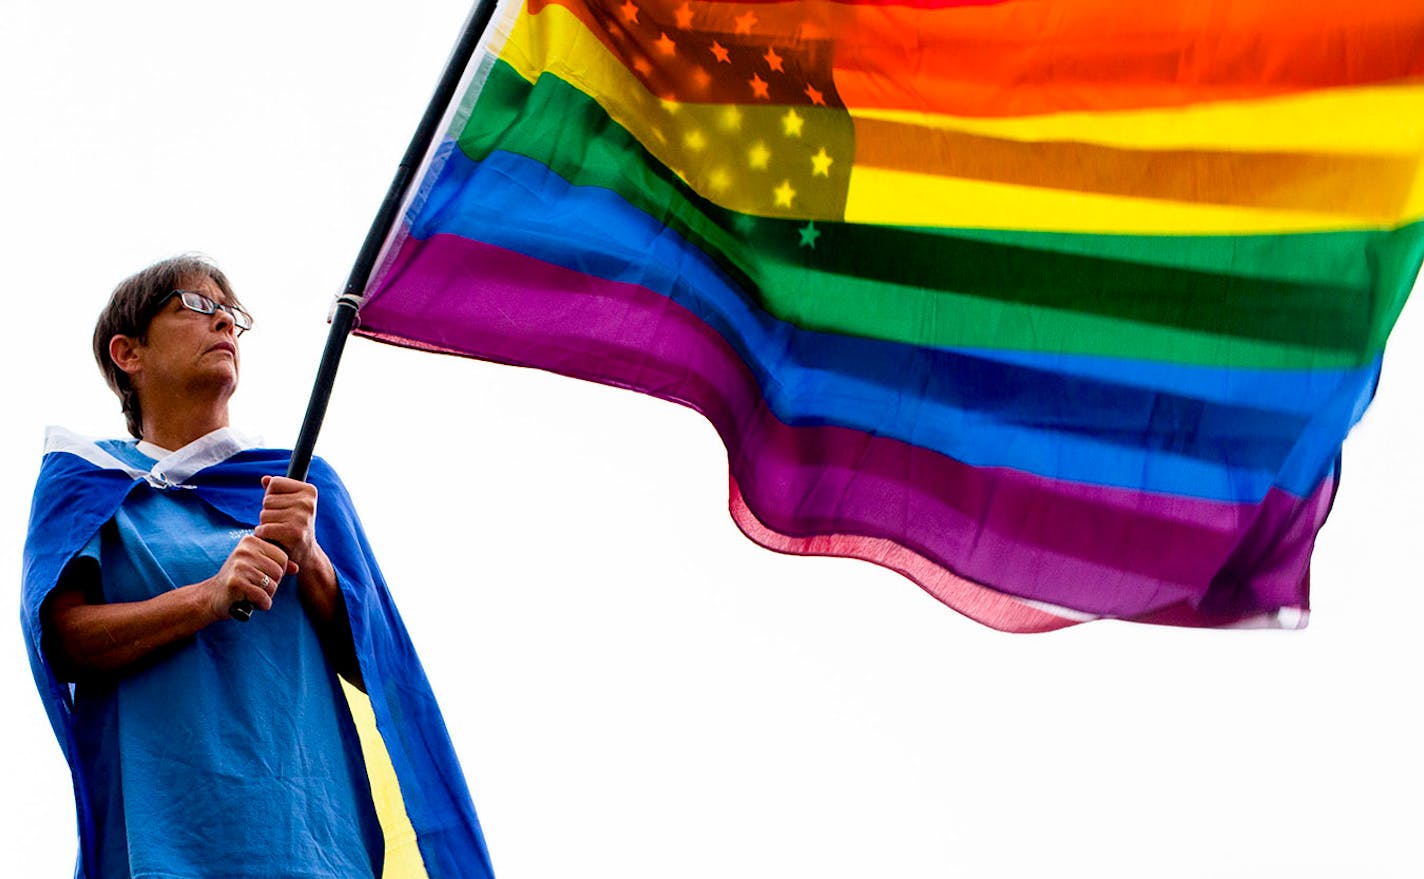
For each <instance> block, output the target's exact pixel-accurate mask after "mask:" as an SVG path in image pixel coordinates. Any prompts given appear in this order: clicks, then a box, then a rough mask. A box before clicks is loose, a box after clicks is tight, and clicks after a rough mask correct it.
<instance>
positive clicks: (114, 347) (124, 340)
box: [109, 335, 143, 375]
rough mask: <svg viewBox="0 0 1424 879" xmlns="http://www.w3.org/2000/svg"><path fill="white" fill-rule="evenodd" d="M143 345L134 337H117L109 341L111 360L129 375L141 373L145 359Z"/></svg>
mask: <svg viewBox="0 0 1424 879" xmlns="http://www.w3.org/2000/svg"><path fill="white" fill-rule="evenodd" d="M142 347H143V346H142V345H141V344H140V343H139V341H138V340H137V339H135V338H134V337H133V336H124V335H116V336H114V337H113V338H111V339H109V359H110V360H112V361H114V365H115V366H117V367H118V368H119V369H121V370H123V371H124V372H126V373H128V374H129V375H133V374H134V373H136V372H138V371H139V367H140V365H141V364H142V361H143V357H142V355H141V354H140V350H141V349H142Z"/></svg>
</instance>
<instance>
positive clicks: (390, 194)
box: [228, 0, 498, 621]
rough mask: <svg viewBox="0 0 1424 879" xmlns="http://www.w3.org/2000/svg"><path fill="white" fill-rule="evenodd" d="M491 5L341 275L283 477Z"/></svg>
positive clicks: (299, 451)
mask: <svg viewBox="0 0 1424 879" xmlns="http://www.w3.org/2000/svg"><path fill="white" fill-rule="evenodd" d="M496 6H498V2H497V0H477V2H476V3H475V5H474V6H473V7H472V8H471V9H470V15H469V17H468V18H467V19H465V26H464V28H463V29H462V30H461V31H460V37H459V39H458V40H456V41H455V47H454V48H453V49H452V50H451V51H450V58H449V60H447V61H446V62H445V70H444V71H443V72H442V73H441V74H440V81H439V82H437V83H436V85H435V92H434V94H432V95H431V96H430V103H429V104H427V105H426V107H425V114H424V115H423V116H421V117H420V123H419V124H418V125H416V127H415V134H413V135H412V136H411V139H410V144H409V145H408V146H407V147H406V149H405V155H404V156H402V157H401V160H400V164H399V165H398V166H397V167H396V173H395V176H394V177H393V178H392V179H391V185H390V186H389V187H388V188H387V189H386V197H385V199H384V200H383V201H382V202H381V207H380V210H378V211H377V212H376V218H375V219H374V220H372V221H371V228H370V229H368V230H367V231H366V239H365V241H363V242H362V243H361V250H360V251H359V252H358V253H357V254H356V261H355V263H353V264H352V266H351V274H350V275H348V276H347V278H346V287H345V289H344V290H343V291H342V293H341V295H340V296H339V297H337V300H336V308H335V310H334V311H333V313H332V316H331V329H330V331H328V332H327V334H326V346H325V348H323V349H322V352H321V361H320V362H319V363H318V364H317V368H316V381H315V382H313V384H312V391H311V397H310V398H309V399H308V400H307V411H306V415H305V416H304V417H303V418H302V427H301V430H300V432H298V434H297V442H296V445H295V446H293V447H292V459H291V462H290V463H289V464H288V465H287V476H288V477H289V478H291V479H300V480H303V481H305V480H306V478H307V471H308V470H309V469H310V468H311V459H312V453H313V452H314V451H315V449H316V438H317V434H319V433H320V432H321V425H322V422H323V421H325V420H326V407H327V404H328V403H330V402H331V388H332V385H333V384H334V383H335V381H336V368H337V367H338V366H339V365H340V364H341V355H342V352H344V351H345V350H346V339H347V337H348V336H350V335H351V330H352V329H353V328H354V327H355V326H356V310H357V308H359V307H360V304H361V297H362V296H363V295H365V293H366V284H367V282H368V281H370V279H371V272H372V271H373V270H374V269H375V267H376V257H377V256H379V255H380V252H381V245H382V244H384V243H385V240H386V236H387V235H389V234H390V231H391V227H393V226H394V225H395V223H396V220H397V218H398V216H399V214H400V208H401V204H402V202H404V201H405V196H406V193H407V192H409V191H410V187H411V184H412V183H413V182H414V180H415V172H416V170H417V169H418V168H419V167H420V162H421V160H422V159H424V158H425V154H426V152H428V151H429V149H430V144H431V142H432V141H433V140H435V136H436V135H437V134H438V133H439V127H440V121H441V120H442V119H443V118H444V117H445V110H446V108H447V107H449V105H450V101H451V100H452V99H453V98H454V97H455V89H456V88H458V87H459V85H460V79H461V78H462V77H463V76H464V74H465V69H466V68H467V67H468V66H469V63H470V59H471V58H472V57H473V56H474V54H475V48H476V47H477V46H478V45H479V42H480V38H481V37H482V36H484V32H485V28H487V27H488V26H489V23H490V19H491V18H493V17H494V11H495V8H496ZM228 612H229V613H231V614H232V616H233V618H234V619H238V620H243V621H246V620H247V619H249V618H250V617H251V616H252V604H251V602H248V601H238V602H235V603H234V604H233V605H232V607H231V608H229V610H228Z"/></svg>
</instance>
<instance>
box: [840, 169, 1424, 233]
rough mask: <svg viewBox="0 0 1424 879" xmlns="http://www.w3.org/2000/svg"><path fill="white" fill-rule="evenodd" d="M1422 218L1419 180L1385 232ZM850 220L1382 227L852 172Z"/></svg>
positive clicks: (1210, 228) (1239, 228)
mask: <svg viewBox="0 0 1424 879" xmlns="http://www.w3.org/2000/svg"><path fill="white" fill-rule="evenodd" d="M1421 216H1424V180H1421V179H1419V178H1416V180H1415V183H1414V187H1413V190H1412V192H1411V193H1410V197H1409V199H1408V200H1407V202H1406V207H1405V210H1403V211H1401V212H1400V215H1399V217H1398V218H1397V220H1396V222H1394V223H1389V224H1386V225H1388V226H1391V227H1392V226H1395V225H1403V224H1404V223H1406V222H1409V221H1411V220H1414V219H1418V218H1419V217H1421ZM845 219H846V221H847V222H851V223H877V224H883V225H896V226H941V227H959V228H984V229H1028V230H1034V231H1046V232H1089V233H1100V234H1143V235H1152V234H1164V235H1186V234H1202V235H1212V234H1227V233H1242V234H1256V233H1261V234H1264V233H1275V232H1319V231H1340V230H1346V229H1365V228H1379V225H1378V224H1374V225H1371V224H1367V223H1362V222H1361V221H1360V219H1359V218H1358V217H1355V216H1349V215H1345V214H1327V213H1318V212H1307V211H1281V210H1254V209H1244V208H1240V207H1235V206H1230V205H1225V206H1223V205H1206V204H1190V203H1186V202H1164V201H1159V200H1154V199H1144V198H1124V197H1122V196H1112V195H1096V194H1092V193H1081V192H1069V191H1065V190H1054V189H1041V188H1037V187H1032V186H1015V185H1012V184H1006V183H990V182H984V181H979V180H960V179H955V178H950V177H932V176H929V175H925V174H912V173H907V172H903V171H886V170H882V169H879V168H861V167H855V168H853V169H851V175H850V194H849V197H848V198H847V199H846V212H845Z"/></svg>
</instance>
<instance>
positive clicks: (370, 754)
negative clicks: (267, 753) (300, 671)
mask: <svg viewBox="0 0 1424 879" xmlns="http://www.w3.org/2000/svg"><path fill="white" fill-rule="evenodd" d="M341 689H342V691H343V692H345V693H346V702H347V704H348V705H350V706H351V719H352V721H354V722H355V724H356V737H357V738H358V739H360V741H361V755H362V757H364V758H365V761H366V776H367V778H368V779H369V780H370V782H371V799H372V800H374V801H375V804H376V817H377V818H378V819H379V820H380V822H381V830H382V832H383V833H384V835H385V838H386V862H385V866H384V869H383V870H382V872H381V875H382V876H384V877H386V879H428V876H427V874H426V872H425V861H424V859H423V858H421V856H420V847H419V846H418V845H417V844H416V841H415V828H414V827H413V826H411V823H410V817H409V816H408V815H407V814H406V811H405V800H404V798H402V797H401V792H400V784H399V783H398V782H397V781H396V770H395V767H394V766H392V765H391V757H390V754H389V753H388V752H387V751H386V743H385V741H384V740H383V739H382V738H381V734H380V733H379V732H377V731H376V715H375V712H374V711H372V710H371V700H370V699H368V698H366V694H365V693H363V692H361V691H360V690H358V689H356V688H355V687H353V686H351V685H350V684H348V683H347V682H346V681H345V680H342V681H341Z"/></svg>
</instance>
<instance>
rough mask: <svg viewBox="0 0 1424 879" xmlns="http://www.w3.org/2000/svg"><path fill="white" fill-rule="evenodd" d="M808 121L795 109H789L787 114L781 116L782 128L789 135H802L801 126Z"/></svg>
mask: <svg viewBox="0 0 1424 879" xmlns="http://www.w3.org/2000/svg"><path fill="white" fill-rule="evenodd" d="M805 122H806V120H805V118H803V117H802V116H801V115H800V114H798V113H797V112H796V111H795V110H794V109H791V110H787V111H786V115H785V116H782V117H781V130H782V131H784V132H785V133H786V136H787V137H800V136H801V126H802V124H804V123H805Z"/></svg>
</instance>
